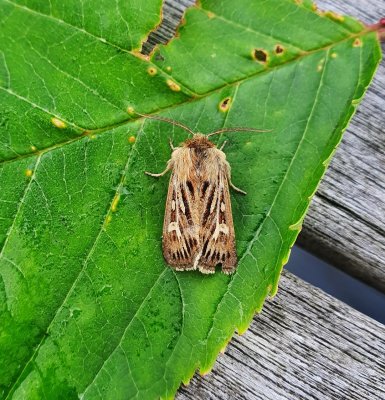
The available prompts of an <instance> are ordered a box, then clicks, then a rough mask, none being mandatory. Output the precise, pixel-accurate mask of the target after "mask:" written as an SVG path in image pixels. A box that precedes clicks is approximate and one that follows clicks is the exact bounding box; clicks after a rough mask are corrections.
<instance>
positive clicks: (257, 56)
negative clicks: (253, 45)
mask: <svg viewBox="0 0 385 400" xmlns="http://www.w3.org/2000/svg"><path fill="white" fill-rule="evenodd" d="M251 54H252V57H253V58H254V60H257V61H259V62H261V63H266V61H267V57H268V54H267V52H266V51H265V50H263V49H254V50H253V51H252V53H251Z"/></svg>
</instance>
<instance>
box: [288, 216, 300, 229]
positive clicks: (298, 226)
mask: <svg viewBox="0 0 385 400" xmlns="http://www.w3.org/2000/svg"><path fill="white" fill-rule="evenodd" d="M302 223H303V219H302V218H301V219H300V220H299V221H298V222H296V223H295V224H293V225H290V226H289V229H290V230H291V231H300V230H301V229H302Z"/></svg>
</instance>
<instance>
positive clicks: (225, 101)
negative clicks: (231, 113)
mask: <svg viewBox="0 0 385 400" xmlns="http://www.w3.org/2000/svg"><path fill="white" fill-rule="evenodd" d="M230 105H231V97H226V98H225V99H223V100H222V101H221V102H220V103H219V110H220V111H222V112H226V111H228V110H229V108H230Z"/></svg>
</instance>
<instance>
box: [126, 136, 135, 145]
mask: <svg viewBox="0 0 385 400" xmlns="http://www.w3.org/2000/svg"><path fill="white" fill-rule="evenodd" d="M135 140H136V138H135V136H130V137H129V138H128V142H129V143H131V144H133V143H135Z"/></svg>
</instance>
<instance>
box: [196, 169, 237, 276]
mask: <svg viewBox="0 0 385 400" xmlns="http://www.w3.org/2000/svg"><path fill="white" fill-rule="evenodd" d="M200 195H201V204H202V215H201V221H200V225H201V229H200V234H199V236H200V243H201V256H200V260H199V270H200V271H201V272H203V273H214V272H215V266H216V265H217V264H219V263H221V264H222V271H223V272H225V273H228V274H230V273H232V272H233V271H234V269H235V268H236V264H237V254H236V249H235V234H234V225H233V216H232V211H231V201H230V193H229V184H228V177H227V174H226V170H225V169H223V168H220V169H219V170H218V176H217V179H216V180H215V181H211V182H209V181H205V182H203V183H202V186H201V191H200Z"/></svg>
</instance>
